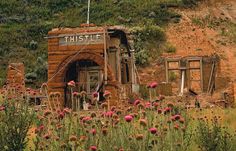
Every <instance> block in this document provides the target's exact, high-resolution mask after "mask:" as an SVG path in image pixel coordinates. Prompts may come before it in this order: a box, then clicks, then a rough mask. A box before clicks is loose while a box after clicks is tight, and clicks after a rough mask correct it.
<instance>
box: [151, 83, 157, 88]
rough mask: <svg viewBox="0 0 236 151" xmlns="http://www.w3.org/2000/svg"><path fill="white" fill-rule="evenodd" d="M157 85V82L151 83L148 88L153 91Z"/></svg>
mask: <svg viewBox="0 0 236 151" xmlns="http://www.w3.org/2000/svg"><path fill="white" fill-rule="evenodd" d="M157 85H158V84H157V82H152V83H151V84H150V87H151V88H153V89H154V88H156V87H157Z"/></svg>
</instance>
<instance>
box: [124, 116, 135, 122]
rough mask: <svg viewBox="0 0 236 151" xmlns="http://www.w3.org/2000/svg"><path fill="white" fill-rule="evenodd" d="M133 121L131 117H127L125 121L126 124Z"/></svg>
mask: <svg viewBox="0 0 236 151" xmlns="http://www.w3.org/2000/svg"><path fill="white" fill-rule="evenodd" d="M132 120H133V117H132V116H131V115H126V116H125V121H126V122H131V121H132Z"/></svg>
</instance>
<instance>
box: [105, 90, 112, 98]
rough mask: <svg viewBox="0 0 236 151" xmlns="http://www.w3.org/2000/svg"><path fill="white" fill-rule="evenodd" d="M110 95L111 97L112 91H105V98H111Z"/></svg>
mask: <svg viewBox="0 0 236 151" xmlns="http://www.w3.org/2000/svg"><path fill="white" fill-rule="evenodd" d="M110 95H111V92H110V91H107V90H105V92H104V94H103V96H104V97H108V96H110Z"/></svg>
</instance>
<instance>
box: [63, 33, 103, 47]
mask: <svg viewBox="0 0 236 151" xmlns="http://www.w3.org/2000/svg"><path fill="white" fill-rule="evenodd" d="M59 37H60V38H59V45H63V46H65V45H88V44H103V43H104V35H103V33H86V34H62V35H59Z"/></svg>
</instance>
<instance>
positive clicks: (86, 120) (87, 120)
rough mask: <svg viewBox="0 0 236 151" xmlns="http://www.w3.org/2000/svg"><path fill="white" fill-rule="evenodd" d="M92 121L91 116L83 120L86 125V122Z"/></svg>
mask: <svg viewBox="0 0 236 151" xmlns="http://www.w3.org/2000/svg"><path fill="white" fill-rule="evenodd" d="M91 120H92V118H91V117H90V116H85V117H83V118H82V120H81V121H82V122H83V123H85V122H90V121H91Z"/></svg>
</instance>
